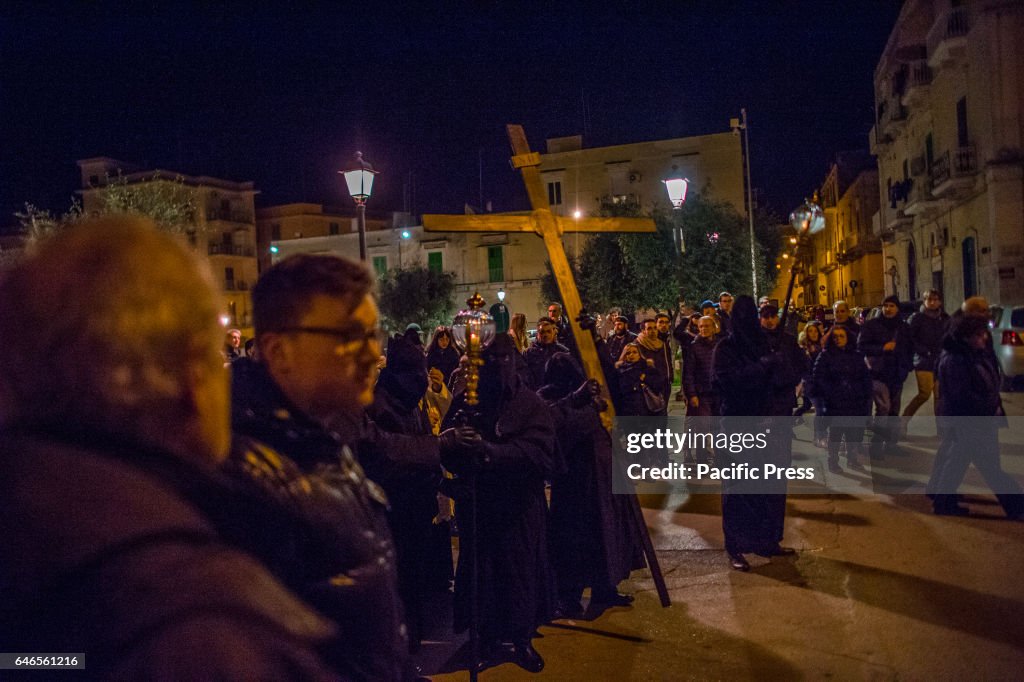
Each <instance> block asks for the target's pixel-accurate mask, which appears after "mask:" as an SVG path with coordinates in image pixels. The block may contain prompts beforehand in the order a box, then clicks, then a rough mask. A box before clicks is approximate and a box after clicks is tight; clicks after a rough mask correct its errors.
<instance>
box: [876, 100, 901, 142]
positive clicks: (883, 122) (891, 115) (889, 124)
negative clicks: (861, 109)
mask: <svg viewBox="0 0 1024 682" xmlns="http://www.w3.org/2000/svg"><path fill="white" fill-rule="evenodd" d="M878 109H879V120H878V123H879V125H880V126H881V129H882V134H883V135H885V136H886V137H889V138H894V137H896V136H898V135H899V133H900V131H901V130H902V129H903V126H904V125H906V123H907V109H906V107H904V106H903V102H901V101H900V96H899V95H893V96H892V97H890V98H889V99H888V101H887V102H883V104H882V105H881V106H879V108H878Z"/></svg>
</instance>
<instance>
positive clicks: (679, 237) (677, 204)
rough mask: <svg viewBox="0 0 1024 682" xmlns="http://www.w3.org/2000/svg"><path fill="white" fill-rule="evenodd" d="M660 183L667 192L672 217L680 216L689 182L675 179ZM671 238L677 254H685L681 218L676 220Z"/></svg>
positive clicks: (678, 178)
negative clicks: (677, 251)
mask: <svg viewBox="0 0 1024 682" xmlns="http://www.w3.org/2000/svg"><path fill="white" fill-rule="evenodd" d="M662 182H664V183H665V189H666V190H667V191H668V199H669V201H671V202H672V213H673V215H675V216H679V215H681V213H679V212H678V211H680V210H681V209H682V208H683V203H684V202H685V201H686V189H687V187H689V186H690V181H689V180H687V179H686V178H680V177H675V178H669V179H668V180H662ZM672 236H673V238H674V239H673V241H675V243H676V248H677V249H678V250H679V253H686V239H685V237H684V236H683V225H682V219H681V218H676V227H675V231H674V232H673V233H672Z"/></svg>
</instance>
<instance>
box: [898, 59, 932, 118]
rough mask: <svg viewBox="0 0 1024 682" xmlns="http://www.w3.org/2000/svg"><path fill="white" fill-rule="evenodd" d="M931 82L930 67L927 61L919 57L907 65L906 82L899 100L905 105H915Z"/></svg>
mask: <svg viewBox="0 0 1024 682" xmlns="http://www.w3.org/2000/svg"><path fill="white" fill-rule="evenodd" d="M931 83H932V69H931V67H930V66H928V61H927V60H925V59H919V60H917V61H914V62H911V63H910V64H908V65H907V84H906V89H905V90H904V93H903V97H901V98H900V102H901V103H902V104H903V105H904V106H907V107H912V106H915V105H917V104H918V103H919V102H920V101H921V100H922V99H923V98H924V96H925V94H926V93H927V92H928V88H929V87H930V86H931Z"/></svg>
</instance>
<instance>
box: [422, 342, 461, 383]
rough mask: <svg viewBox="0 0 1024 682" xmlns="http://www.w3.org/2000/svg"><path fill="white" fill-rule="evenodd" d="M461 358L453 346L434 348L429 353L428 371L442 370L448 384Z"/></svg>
mask: <svg viewBox="0 0 1024 682" xmlns="http://www.w3.org/2000/svg"><path fill="white" fill-rule="evenodd" d="M461 357H462V356H460V355H459V351H457V350H456V349H455V347H454V346H453V345H449V346H448V347H447V348H441V347H439V346H437V347H434V348H432V349H431V350H430V352H429V353H427V369H428V370H429V369H434V368H437V369H439V370H441V374H443V375H444V380H445V383H447V382H448V379H449V378H450V377H451V375H452V372H454V371H455V370H456V368H458V366H459V359H460V358H461Z"/></svg>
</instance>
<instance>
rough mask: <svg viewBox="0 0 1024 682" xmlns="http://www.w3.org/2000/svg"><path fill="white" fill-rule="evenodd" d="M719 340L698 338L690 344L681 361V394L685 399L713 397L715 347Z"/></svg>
mask: <svg viewBox="0 0 1024 682" xmlns="http://www.w3.org/2000/svg"><path fill="white" fill-rule="evenodd" d="M718 341H719V338H718V337H717V336H713V337H711V338H710V339H705V338H704V337H702V336H698V337H697V338H695V339H694V340H693V343H691V344H690V347H689V348H688V349H687V351H686V357H685V359H684V361H683V392H684V393H685V394H686V397H687V398H692V397H694V396H698V397H700V396H707V395H714V394H715V389H714V388H713V386H712V383H713V379H714V376H713V370H714V364H713V360H714V354H715V346H717V345H718Z"/></svg>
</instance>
